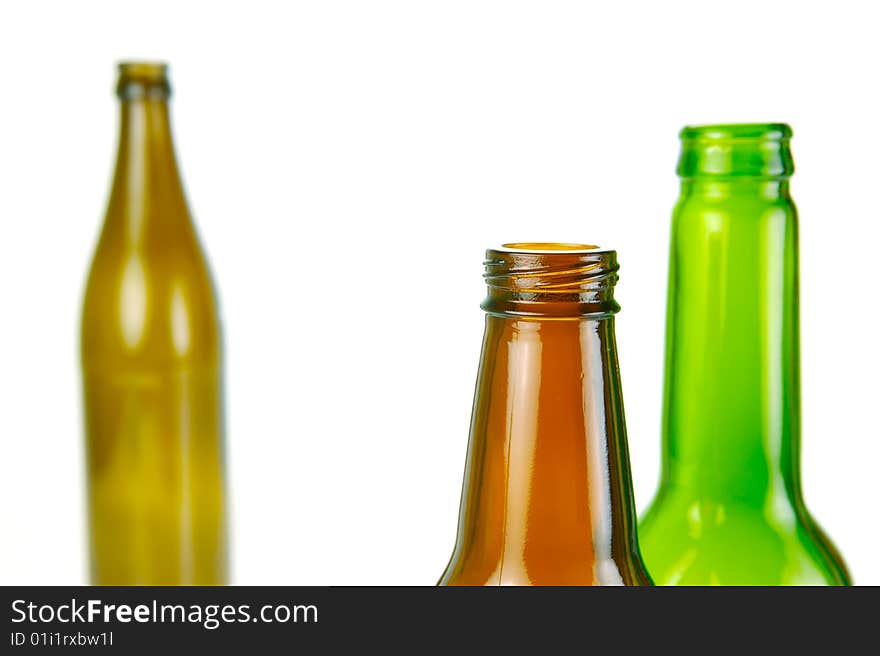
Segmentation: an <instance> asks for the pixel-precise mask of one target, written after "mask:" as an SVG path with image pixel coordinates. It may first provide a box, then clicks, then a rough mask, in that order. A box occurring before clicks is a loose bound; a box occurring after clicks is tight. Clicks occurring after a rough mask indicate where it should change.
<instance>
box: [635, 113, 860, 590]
mask: <svg viewBox="0 0 880 656" xmlns="http://www.w3.org/2000/svg"><path fill="white" fill-rule="evenodd" d="M790 137H791V129H790V128H789V127H788V126H787V125H783V124H756V125H713V126H703V127H687V128H685V129H684V130H682V132H681V140H682V153H681V159H680V160H679V164H678V174H679V176H680V177H681V196H680V198H679V201H678V203H677V205H676V207H675V210H674V212H673V220H672V240H671V255H670V270H669V299H668V307H667V312H668V315H667V325H666V374H665V376H666V378H665V389H664V408H663V464H662V470H661V476H660V485H659V489H658V491H657V495H656V497H655V499H654V501H653V503H652V505H651V506H650V508H649V509H648V510H647V512H646V513H645V514H644V516H643V517H642V521H641V523H640V526H639V541H640V543H641V545H642V553H643V555H644V559H645V564H646V565H647V567H648V571H649V572H650V573H651V576H652V577H653V579H654V581H655V582H656V583H657V584H660V585H797V584H804V585H811V584H814V585H822V584H829V585H835V584H838V585H845V584H848V582H849V579H848V575H847V572H846V569H845V566H844V564H843V562H842V560H841V558H840V556H839V555H838V553H837V551H836V550H835V548H834V546H833V545H832V544H831V542H830V541H829V540H828V538H827V537H826V536H825V535H824V534H823V533H822V531H821V529H820V528H819V527H818V526H817V524H816V523H815V521H814V520H813V519H812V517H811V516H810V514H809V512H808V511H807V508H806V506H805V505H804V500H803V496H802V494H801V483H800V473H799V443H800V371H799V336H798V246H797V239H798V236H797V235H798V228H797V213H796V210H795V207H794V203H793V202H792V200H791V196H790V194H789V178H790V176H791V174H792V172H793V170H794V166H793V163H792V158H791V151H790V149H789V141H790Z"/></svg>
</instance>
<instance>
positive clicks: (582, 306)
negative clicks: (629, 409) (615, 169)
mask: <svg viewBox="0 0 880 656" xmlns="http://www.w3.org/2000/svg"><path fill="white" fill-rule="evenodd" d="M580 249H590V250H580ZM616 270H617V265H616V260H615V255H614V253H613V252H611V251H600V250H598V249H595V247H591V246H581V245H561V244H546V245H542V244H534V243H529V244H511V245H509V247H508V248H505V249H499V250H496V251H489V252H488V254H487V274H486V277H487V281H488V283H489V296H488V298H487V299H486V302H485V303H484V308H485V309H487V311H488V312H489V315H488V316H487V318H486V333H485V337H484V341H483V353H482V360H481V365H480V373H479V377H478V381H477V391H476V398H475V402H474V411H473V417H472V425H471V437H470V443H469V446H468V456H467V466H466V471H465V476H464V488H463V492H462V505H461V512H460V518H459V533H458V539H457V543H456V547H455V551H454V553H453V556H452V559H451V561H450V563H449V566H448V567H447V569H446V572H445V573H444V574H443V577H442V579H441V581H440V583H441V584H442V585H649V584H650V579H649V578H648V576H647V574H646V573H645V570H644V567H643V565H642V561H641V557H640V555H639V552H638V544H637V539H636V534H635V512H634V507H633V498H632V486H631V480H630V473H629V462H628V456H627V447H626V429H625V425H624V415H623V404H622V398H621V394H620V377H619V373H618V365H617V355H616V347H615V341H614V323H613V321H614V320H613V313H614V312H615V311H616V310H617V305H616V304H615V303H614V301H613V298H612V293H611V292H612V288H613V285H614V281H615V280H616Z"/></svg>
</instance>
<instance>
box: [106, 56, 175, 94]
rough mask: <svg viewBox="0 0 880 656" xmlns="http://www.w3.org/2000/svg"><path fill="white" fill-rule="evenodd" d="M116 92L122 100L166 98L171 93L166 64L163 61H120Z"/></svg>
mask: <svg viewBox="0 0 880 656" xmlns="http://www.w3.org/2000/svg"><path fill="white" fill-rule="evenodd" d="M116 93H117V95H118V96H119V97H120V98H122V99H123V100H134V99H138V98H158V99H165V98H168V97H169V96H170V95H171V85H170V84H169V83H168V65H167V64H165V63H164V62H146V61H125V62H120V63H119V83H118V84H117V86H116Z"/></svg>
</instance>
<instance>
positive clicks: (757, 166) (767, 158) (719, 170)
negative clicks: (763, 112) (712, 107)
mask: <svg viewBox="0 0 880 656" xmlns="http://www.w3.org/2000/svg"><path fill="white" fill-rule="evenodd" d="M791 135H792V131H791V128H790V127H789V126H788V125H786V124H785V123H727V124H719V125H698V126H687V127H685V128H684V129H682V131H681V133H680V135H679V136H680V137H681V157H680V158H679V160H678V175H679V176H680V177H682V178H699V177H706V178H724V177H728V178H758V179H777V180H778V179H782V178H788V177H789V176H791V174H792V173H794V161H793V160H792V157H791V149H790V147H789V141H790V140H791Z"/></svg>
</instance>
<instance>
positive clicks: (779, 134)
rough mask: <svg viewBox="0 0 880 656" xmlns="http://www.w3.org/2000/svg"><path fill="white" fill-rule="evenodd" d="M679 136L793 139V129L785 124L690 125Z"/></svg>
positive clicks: (713, 139)
mask: <svg viewBox="0 0 880 656" xmlns="http://www.w3.org/2000/svg"><path fill="white" fill-rule="evenodd" d="M679 136H680V137H681V139H682V140H685V139H703V140H711V141H733V140H740V139H745V140H749V139H754V140H765V139H769V140H775V141H781V140H783V139H791V128H790V127H789V126H788V125H787V124H785V123H722V124H718V125H688V126H685V127H684V128H682V130H681V132H680V133H679Z"/></svg>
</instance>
